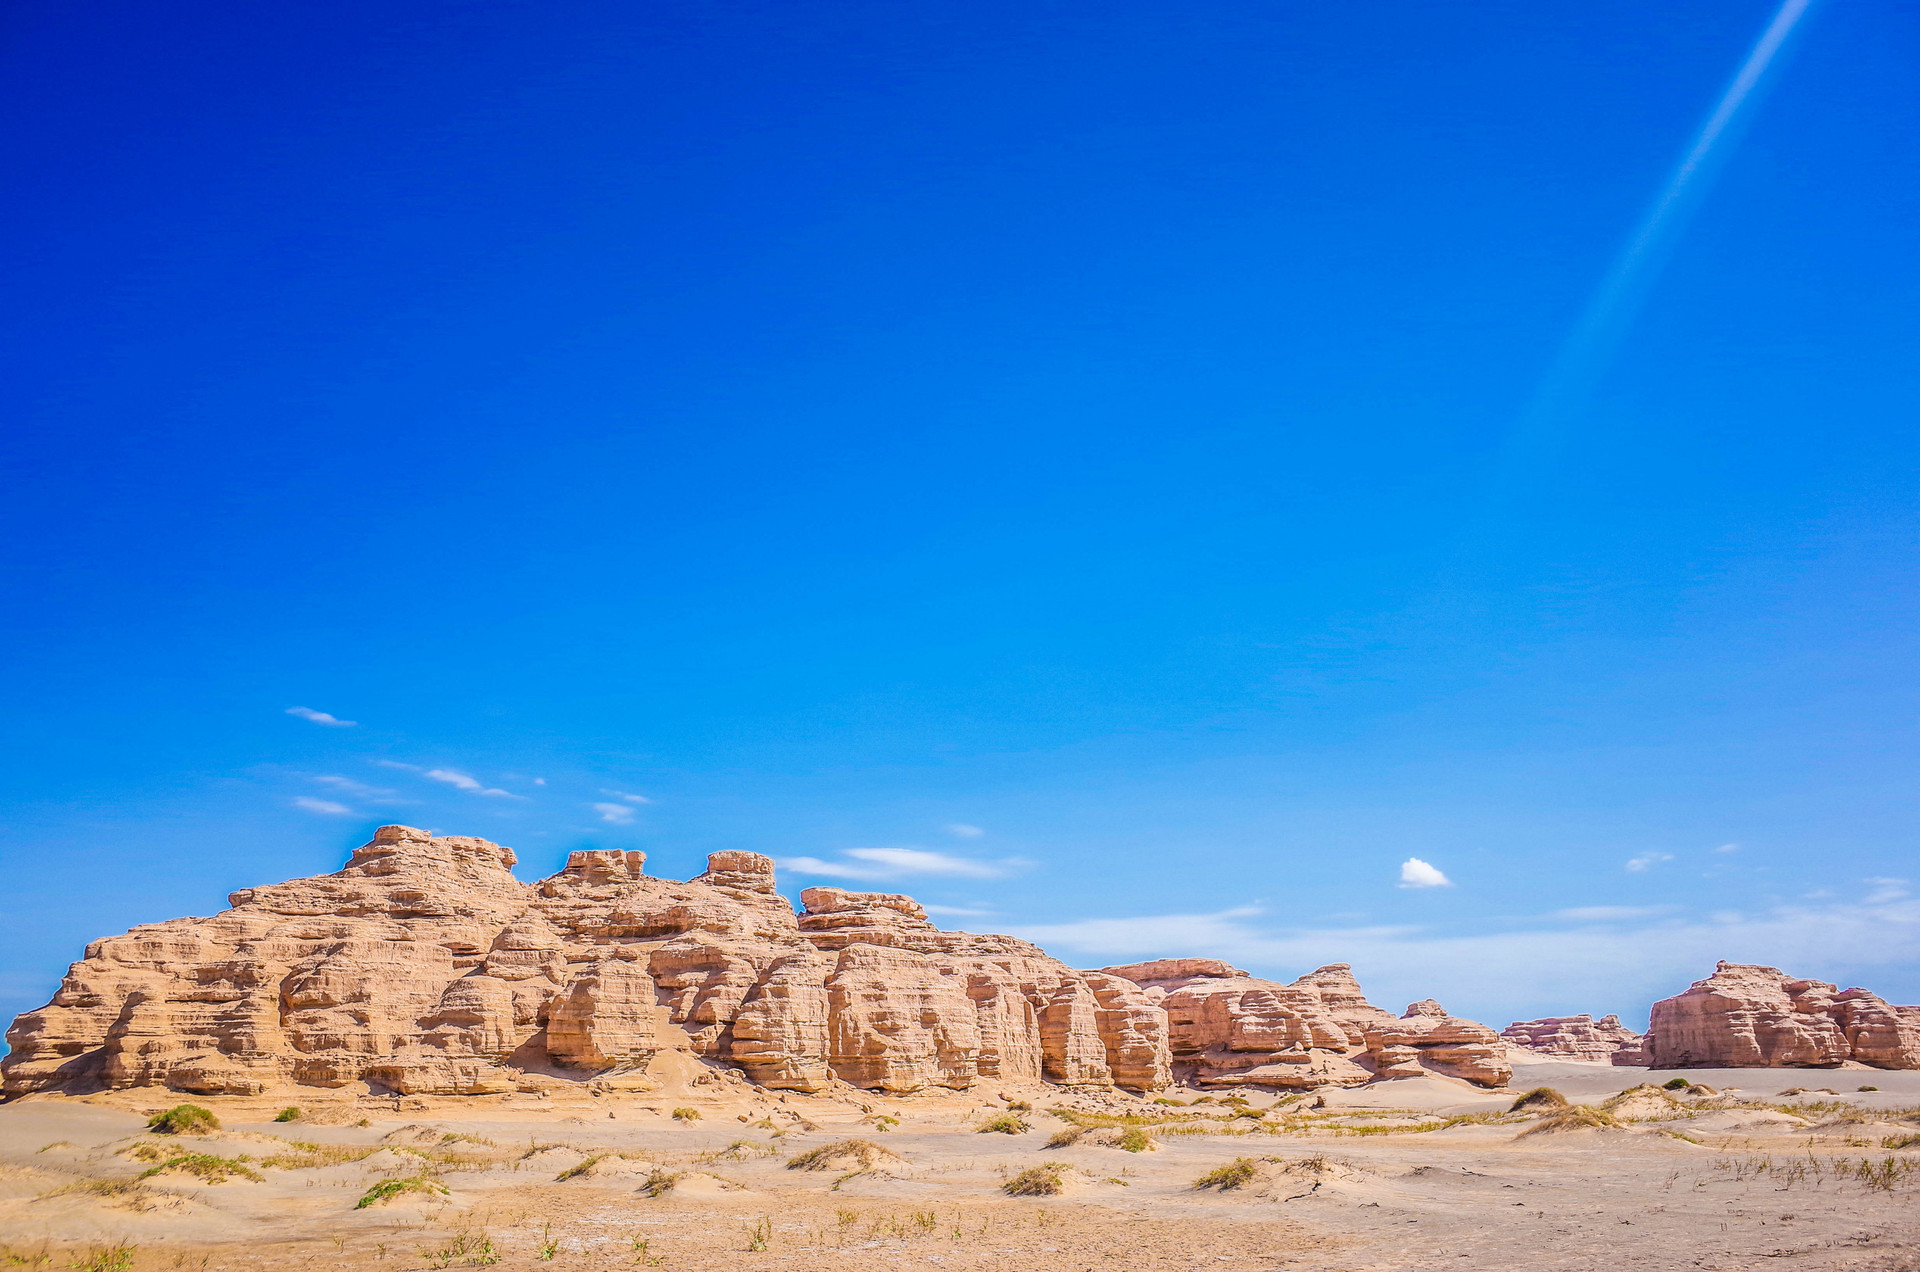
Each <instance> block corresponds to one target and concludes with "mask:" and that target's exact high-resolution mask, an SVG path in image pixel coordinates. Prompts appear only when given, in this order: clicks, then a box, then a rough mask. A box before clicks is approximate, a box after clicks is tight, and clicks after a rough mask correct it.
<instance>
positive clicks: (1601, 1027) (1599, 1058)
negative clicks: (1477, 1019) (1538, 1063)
mask: <svg viewBox="0 0 1920 1272" xmlns="http://www.w3.org/2000/svg"><path fill="white" fill-rule="evenodd" d="M1500 1036H1501V1037H1502V1038H1505V1039H1506V1040H1507V1041H1508V1042H1509V1043H1511V1044H1513V1045H1514V1046H1516V1047H1522V1048H1524V1049H1525V1050H1527V1051H1530V1052H1532V1053H1533V1054H1535V1055H1538V1056H1551V1057H1553V1058H1554V1059H1556V1060H1584V1061H1587V1062H1589V1063H1597V1064H1620V1065H1628V1064H1645V1063H1646V1062H1647V1060H1646V1054H1645V1048H1644V1045H1643V1039H1642V1035H1640V1034H1637V1033H1635V1032H1633V1030H1631V1029H1629V1028H1627V1027H1626V1026H1625V1025H1623V1024H1621V1023H1620V1017H1618V1016H1612V1015H1608V1016H1602V1017H1600V1019H1598V1020H1595V1019H1594V1018H1593V1017H1592V1016H1588V1015H1585V1014H1584V1013H1583V1014H1581V1015H1578V1016H1546V1017H1543V1018H1542V1019H1539V1020H1516V1021H1514V1022H1513V1023H1512V1024H1510V1025H1508V1026H1507V1027H1506V1028H1505V1029H1503V1030H1501V1031H1500Z"/></svg>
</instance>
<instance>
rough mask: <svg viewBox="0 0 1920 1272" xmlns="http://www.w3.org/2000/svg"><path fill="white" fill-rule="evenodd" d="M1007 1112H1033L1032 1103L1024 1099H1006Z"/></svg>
mask: <svg viewBox="0 0 1920 1272" xmlns="http://www.w3.org/2000/svg"><path fill="white" fill-rule="evenodd" d="M1007 1112H1009V1113H1031V1112H1033V1105H1032V1104H1031V1103H1030V1102H1029V1101H1026V1100H1008V1101H1007Z"/></svg>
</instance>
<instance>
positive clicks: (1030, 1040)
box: [3, 826, 1169, 1095]
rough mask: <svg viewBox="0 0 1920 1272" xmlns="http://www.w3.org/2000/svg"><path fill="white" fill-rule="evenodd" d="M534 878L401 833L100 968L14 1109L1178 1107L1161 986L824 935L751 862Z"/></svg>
mask: <svg viewBox="0 0 1920 1272" xmlns="http://www.w3.org/2000/svg"><path fill="white" fill-rule="evenodd" d="M513 864H514V855H513V851H512V850H511V849H508V848H503V847H501V846H500V845H498V844H493V843H489V842H487V841H486V840H484V839H472V838H463V837H445V838H440V837H434V836H431V835H429V834H427V833H426V832H425V831H421V830H414V829H412V828H410V827H406V826H384V827H382V828H381V829H380V830H379V831H378V832H377V833H376V834H375V835H374V837H373V841H372V842H371V843H368V844H367V845H365V846H364V847H362V848H360V849H358V850H357V851H355V852H354V854H353V857H352V859H351V860H350V861H349V862H348V863H347V865H346V867H345V868H344V869H342V870H340V871H338V872H337V873H335V874H331V875H326V876H323V877H320V878H315V879H299V880H295V881H293V882H290V883H281V884H275V885H273V886H271V887H263V888H247V889H243V890H241V891H239V892H236V893H234V894H233V895H232V896H231V897H230V898H229V900H230V902H231V905H232V908H231V909H228V910H226V911H224V912H222V913H220V914H217V915H215V916H213V917H212V918H205V919H197V918H188V919H174V920H172V921H170V922H166V923H154V924H147V925H143V926H141V927H137V928H135V929H133V930H132V931H131V932H128V933H126V934H125V935H122V936H116V937H109V938H106V939H104V940H99V941H95V942H94V943H92V944H91V945H89V946H88V947H87V950H86V956H85V957H84V958H83V959H82V960H81V961H80V962H78V963H75V964H73V966H72V967H71V968H70V969H69V970H68V972H67V976H66V979H65V981H64V982H63V983H62V984H61V987H60V990H59V992H58V993H57V994H55V995H54V999H53V1002H52V1003H50V1004H49V1005H48V1006H46V1007H43V1008H41V1009H40V1010H38V1011H32V1012H27V1013H25V1014H24V1015H22V1016H21V1017H20V1018H19V1019H18V1020H16V1021H15V1022H14V1025H13V1027H12V1028H11V1029H10V1030H9V1031H8V1033H7V1040H8V1042H9V1043H10V1044H11V1046H12V1054H11V1055H9V1056H8V1057H7V1058H6V1060H5V1061H4V1066H3V1067H4V1071H5V1091H6V1093H7V1094H8V1095H18V1094H23V1093H27V1092H32V1091H42V1090H52V1089H63V1090H69V1091H78V1090H88V1089H97V1088H99V1087H103V1086H104V1087H129V1086H167V1087H174V1088H178V1089H181V1090H186V1091H194V1092H203V1093H208V1094H217V1093H222V1092H227V1093H258V1092H263V1091H267V1090H270V1089H272V1088H275V1087H278V1086H282V1085H287V1084H295V1085H306V1086H316V1087H346V1086H349V1085H352V1084H362V1083H364V1084H367V1086H368V1087H370V1088H372V1089H376V1090H386V1091H393V1092H399V1093H442V1094H452V1093H481V1092H495V1091H511V1090H514V1089H515V1088H516V1086H520V1085H525V1084H527V1083H530V1082H534V1081H535V1079H536V1078H537V1077H538V1076H539V1075H542V1074H546V1075H548V1076H547V1077H546V1079H545V1080H547V1081H552V1080H553V1076H552V1075H553V1074H564V1075H571V1076H573V1077H576V1078H585V1077H588V1076H590V1075H595V1074H600V1075H606V1074H619V1073H621V1072H624V1071H630V1070H634V1069H638V1068H640V1067H642V1066H645V1065H646V1064H647V1063H648V1062H649V1061H650V1060H651V1059H652V1058H653V1057H655V1056H657V1055H659V1054H660V1053H662V1052H683V1053H688V1054H690V1055H692V1056H696V1057H700V1058H702V1059H704V1060H707V1061H711V1062H716V1063H721V1064H730V1065H733V1066H737V1067H738V1068H739V1069H740V1070H743V1071H744V1072H745V1073H746V1075H747V1076H748V1077H749V1078H751V1079H752V1080H753V1081H755V1082H758V1083H760V1084H762V1085H765V1086H769V1087H779V1088H788V1089H793V1090H800V1091H818V1090H823V1089H826V1088H827V1087H828V1086H829V1085H830V1084H831V1083H832V1082H833V1081H834V1080H836V1079H837V1080H840V1081H844V1082H847V1083H851V1084H852V1085H854V1086H858V1087H865V1088H870V1089H877V1090H884V1091H893V1092H907V1091H914V1090H919V1089H922V1088H926V1087H952V1088H966V1087H968V1086H971V1085H972V1084H973V1083H975V1082H976V1081H978V1080H980V1079H982V1078H986V1079H995V1080H1002V1081H1020V1080H1034V1079H1045V1080H1047V1081H1050V1082H1055V1083H1060V1084H1063V1085H1069V1086H1072V1085H1083V1086H1108V1085H1117V1086H1121V1087H1125V1088H1129V1089H1132V1090H1140V1091H1147V1090H1153V1089H1156V1088H1158V1087H1161V1086H1164V1085H1166V1084H1167V1082H1168V1081H1169V1069H1168V1063H1169V1057H1168V1051H1167V1029H1166V1013H1165V1012H1164V1011H1163V1010H1162V1009H1161V1008H1160V1007H1159V1006H1158V1005H1157V1004H1156V1003H1155V1002H1154V1001H1153V999H1152V997H1151V996H1150V995H1148V994H1147V993H1145V992H1144V991H1142V990H1141V988H1140V987H1139V986H1137V985H1135V984H1132V983H1131V982H1129V981H1128V980H1126V979H1125V978H1123V977H1120V976H1116V975H1114V974H1111V973H1097V972H1077V971H1074V970H1073V969H1071V968H1069V967H1067V966H1065V965H1064V964H1062V963H1060V962H1058V961H1056V960H1054V959H1051V958H1049V957H1047V956H1046V954H1044V953H1043V952H1042V951H1041V950H1040V949H1038V948H1037V947H1035V946H1033V945H1030V944H1028V943H1027V942H1025V941H1018V940H1015V939H1013V938H1011V937H1005V936H975V935H971V934H969V933H965V932H942V931H939V930H938V929H936V928H935V927H934V926H933V925H932V924H931V923H929V922H928V921H927V918H926V913H925V911H923V910H922V909H921V908H920V907H919V906H918V905H916V904H915V903H914V902H913V901H912V900H910V899H909V898H906V897H900V896H888V895H882V894H878V893H859V892H845V891H842V890H840V889H838V888H810V889H808V890H807V891H806V893H805V894H803V902H804V904H805V906H806V913H805V914H803V915H800V916H798V917H796V916H795V914H794V912H793V909H792V907H791V906H790V905H789V904H788V903H787V901H786V900H785V899H784V898H782V897H781V896H779V895H778V894H777V893H776V892H775V891H774V885H773V863H772V862H771V861H770V860H768V859H767V858H765V857H762V856H760V855H759V854H757V853H748V852H718V853H714V854H713V855H712V856H711V857H709V858H708V868H707V871H706V873H705V874H703V875H701V876H700V877H699V878H697V879H694V880H692V881H690V882H686V883H678V882H675V881H672V880H668V879H657V878H653V877H650V876H649V875H647V874H646V872H645V869H644V867H645V858H644V856H643V855H642V854H640V853H637V852H600V851H595V852H576V853H574V854H572V856H571V857H570V858H569V859H568V861H567V866H566V868H565V869H564V870H562V871H561V872H560V873H559V874H556V875H553V876H552V877H550V878H547V879H543V880H541V881H540V882H538V883H535V884H531V885H528V884H523V883H521V882H519V881H518V880H517V879H515V878H514V877H513V875H512V874H511V873H510V872H509V868H510V867H511V866H512V865H513Z"/></svg>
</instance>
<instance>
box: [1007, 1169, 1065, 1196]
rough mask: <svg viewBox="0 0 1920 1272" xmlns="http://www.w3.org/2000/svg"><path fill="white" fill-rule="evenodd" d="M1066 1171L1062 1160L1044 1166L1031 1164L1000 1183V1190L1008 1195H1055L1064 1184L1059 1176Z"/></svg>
mask: <svg viewBox="0 0 1920 1272" xmlns="http://www.w3.org/2000/svg"><path fill="white" fill-rule="evenodd" d="M1066 1172H1067V1167H1066V1163H1064V1162H1048V1163H1047V1164H1046V1165H1044V1166H1032V1167H1029V1168H1028V1169H1026V1170H1023V1171H1021V1172H1020V1173H1019V1174H1018V1175H1015V1176H1014V1177H1013V1178H1012V1179H1009V1180H1008V1181H1007V1182H1006V1183H1004V1184H1002V1185H1000V1191H1001V1192H1003V1193H1005V1194H1007V1196H1009V1197H1053V1196H1057V1195H1059V1193H1060V1192H1061V1190H1062V1189H1063V1188H1064V1187H1065V1186H1066V1185H1065V1181H1064V1180H1063V1179H1062V1178H1061V1177H1062V1176H1063V1175H1065V1174H1066Z"/></svg>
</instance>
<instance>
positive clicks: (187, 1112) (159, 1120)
mask: <svg viewBox="0 0 1920 1272" xmlns="http://www.w3.org/2000/svg"><path fill="white" fill-rule="evenodd" d="M147 1129H148V1130H150V1131H152V1132H153V1133H154V1134H155V1135H205V1134H206V1133H207V1132H208V1131H217V1130H219V1129H220V1119H219V1118H217V1117H215V1116H214V1115H213V1110H212V1109H203V1108H201V1107H200V1106H199V1105H198V1104H176V1105H174V1106H173V1107H172V1108H170V1109H168V1110H167V1111H166V1112H165V1113H155V1114H154V1115H153V1116H152V1117H151V1118H149V1119H147Z"/></svg>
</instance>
